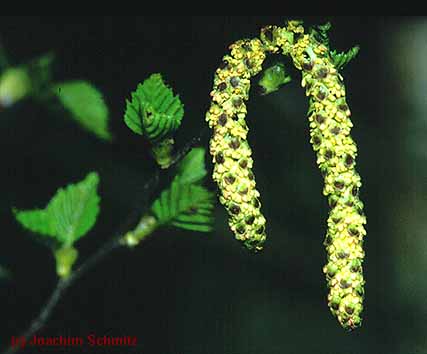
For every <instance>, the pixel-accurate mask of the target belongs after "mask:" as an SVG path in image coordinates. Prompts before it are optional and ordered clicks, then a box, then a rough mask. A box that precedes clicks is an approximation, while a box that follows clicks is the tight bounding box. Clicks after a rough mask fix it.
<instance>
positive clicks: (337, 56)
mask: <svg viewBox="0 0 427 354" xmlns="http://www.w3.org/2000/svg"><path fill="white" fill-rule="evenodd" d="M359 50H360V47H359V46H354V47H353V48H351V49H349V50H348V51H347V52H341V53H337V52H336V51H335V50H334V51H332V52H331V56H332V60H333V62H334V65H335V67H336V68H337V69H338V70H339V69H341V68H343V67H344V66H345V65H347V64H348V63H349V62H350V61H351V60H352V59H354V58H355V57H356V56H357V54H358V53H359Z"/></svg>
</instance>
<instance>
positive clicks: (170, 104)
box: [124, 74, 184, 142]
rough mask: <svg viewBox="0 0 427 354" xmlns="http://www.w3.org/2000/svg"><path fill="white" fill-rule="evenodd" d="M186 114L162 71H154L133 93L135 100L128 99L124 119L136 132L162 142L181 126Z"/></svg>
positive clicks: (153, 140) (132, 98)
mask: <svg viewBox="0 0 427 354" xmlns="http://www.w3.org/2000/svg"><path fill="white" fill-rule="evenodd" d="M183 115H184V105H183V104H182V102H181V100H180V99H179V96H178V95H177V96H174V95H173V91H172V89H171V88H169V87H168V86H167V85H166V84H165V83H164V82H163V79H162V76H161V75H160V74H152V75H151V76H150V77H149V78H148V79H146V80H145V81H144V82H143V83H142V84H139V85H138V86H137V89H136V90H135V91H134V92H132V94H131V100H130V101H129V100H126V111H125V115H124V120H125V123H126V125H127V126H128V127H129V128H130V129H131V130H132V131H133V132H135V133H136V134H140V135H144V136H146V137H147V138H148V139H149V140H150V141H152V142H158V141H160V140H162V139H164V138H166V137H169V136H171V135H172V134H173V133H174V132H175V131H176V129H178V127H179V126H180V124H181V120H182V117H183Z"/></svg>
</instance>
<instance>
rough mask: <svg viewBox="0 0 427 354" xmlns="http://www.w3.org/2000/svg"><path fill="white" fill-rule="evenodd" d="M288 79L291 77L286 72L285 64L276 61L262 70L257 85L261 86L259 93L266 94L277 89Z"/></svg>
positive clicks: (288, 80)
mask: <svg viewBox="0 0 427 354" xmlns="http://www.w3.org/2000/svg"><path fill="white" fill-rule="evenodd" d="M290 81H291V77H290V76H289V75H288V74H287V72H286V70H285V65H284V64H283V63H277V64H275V65H273V66H271V67H269V68H268V69H265V70H264V71H263V73H262V76H261V79H260V80H259V82H258V85H260V87H261V94H262V95H268V94H269V93H272V92H274V91H277V90H278V89H279V87H280V86H282V85H284V84H287V83H288V82H290Z"/></svg>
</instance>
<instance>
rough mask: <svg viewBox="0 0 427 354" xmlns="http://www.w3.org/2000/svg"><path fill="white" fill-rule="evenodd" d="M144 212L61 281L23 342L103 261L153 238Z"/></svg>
mask: <svg viewBox="0 0 427 354" xmlns="http://www.w3.org/2000/svg"><path fill="white" fill-rule="evenodd" d="M201 135H202V134H201ZM201 135H200V136H201ZM200 136H198V137H196V138H194V139H192V140H191V141H190V142H189V143H187V144H186V145H185V146H184V147H183V148H182V149H181V150H179V151H177V153H176V154H175V156H174V158H173V160H172V163H171V166H174V165H176V164H178V163H179V162H180V161H181V160H182V159H183V158H184V157H185V155H186V154H187V153H188V151H189V150H190V149H191V148H192V147H193V146H195V145H196V144H197V143H198V142H200ZM159 177H160V176H159V170H157V171H156V172H155V174H154V175H153V176H152V177H151V178H150V179H149V180H148V181H147V182H146V183H145V184H144V187H143V189H144V191H148V190H154V189H155V188H156V187H157V185H158V183H159ZM144 209H145V210H144V211H143V212H142V215H143V216H142V217H141V219H140V221H139V222H138V224H137V226H136V227H135V228H134V229H133V230H132V231H129V232H127V233H121V232H118V233H117V236H114V237H113V238H111V239H110V240H109V241H107V242H106V243H104V244H103V245H101V247H100V248H98V250H96V251H95V252H94V253H93V254H92V255H91V256H90V257H89V258H87V259H86V260H85V261H84V262H83V263H82V264H81V265H80V266H79V267H78V268H77V269H75V270H74V271H72V272H71V274H70V275H69V276H68V277H66V278H61V279H59V280H58V282H57V284H56V287H55V288H54V290H53V291H52V293H51V295H50V297H49V298H48V300H47V301H46V303H45V304H44V306H43V307H42V309H41V310H40V312H39V314H38V316H37V317H36V318H34V319H33V320H32V321H31V323H30V326H29V327H28V329H27V330H26V331H24V332H23V333H22V334H21V336H20V337H21V338H24V339H25V341H27V340H28V339H29V338H30V337H31V336H33V335H34V334H35V333H37V332H38V331H40V330H41V329H42V328H43V327H44V326H45V325H46V323H47V321H48V320H49V318H50V316H51V315H52V312H53V310H54V308H55V306H56V305H57V304H58V303H59V301H60V300H61V298H62V297H63V296H64V294H65V291H66V290H67V289H68V288H69V287H71V286H72V285H73V284H74V283H75V282H76V281H77V280H78V279H79V278H80V277H82V276H83V275H84V274H86V273H87V272H88V271H89V270H90V269H92V267H94V266H95V265H96V264H98V263H99V262H100V261H102V260H103V259H104V258H105V257H106V256H108V255H109V254H110V253H111V252H112V251H114V250H115V249H116V248H119V247H122V246H127V247H132V246H134V245H136V244H139V243H140V242H141V241H142V240H144V239H146V238H147V236H149V235H151V234H152V233H153V232H154V231H155V230H156V228H157V226H158V224H157V223H156V221H155V219H154V218H153V217H151V216H149V215H148V214H147V211H148V205H147V206H146V207H145V208H144ZM140 215H141V214H140ZM120 229H121V228H120ZM132 242H136V243H132ZM20 349H21V347H19V346H9V347H8V348H7V349H6V350H5V351H4V352H3V354H13V353H16V352H17V351H18V350H20Z"/></svg>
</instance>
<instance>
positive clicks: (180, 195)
mask: <svg viewBox="0 0 427 354" xmlns="http://www.w3.org/2000/svg"><path fill="white" fill-rule="evenodd" d="M213 208H214V195H213V193H212V192H210V191H208V190H207V189H206V188H205V187H202V186H199V185H194V184H181V183H180V180H179V179H175V180H174V181H173V182H172V184H171V187H170V188H169V189H166V190H164V191H163V192H162V193H161V195H160V197H159V198H158V199H157V200H156V201H155V202H154V203H153V206H152V209H151V210H152V212H153V214H154V215H155V216H156V218H157V220H158V222H159V224H172V225H174V226H177V227H180V228H183V229H187V230H194V231H203V232H208V231H210V230H212V223H213V216H212V211H213Z"/></svg>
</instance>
